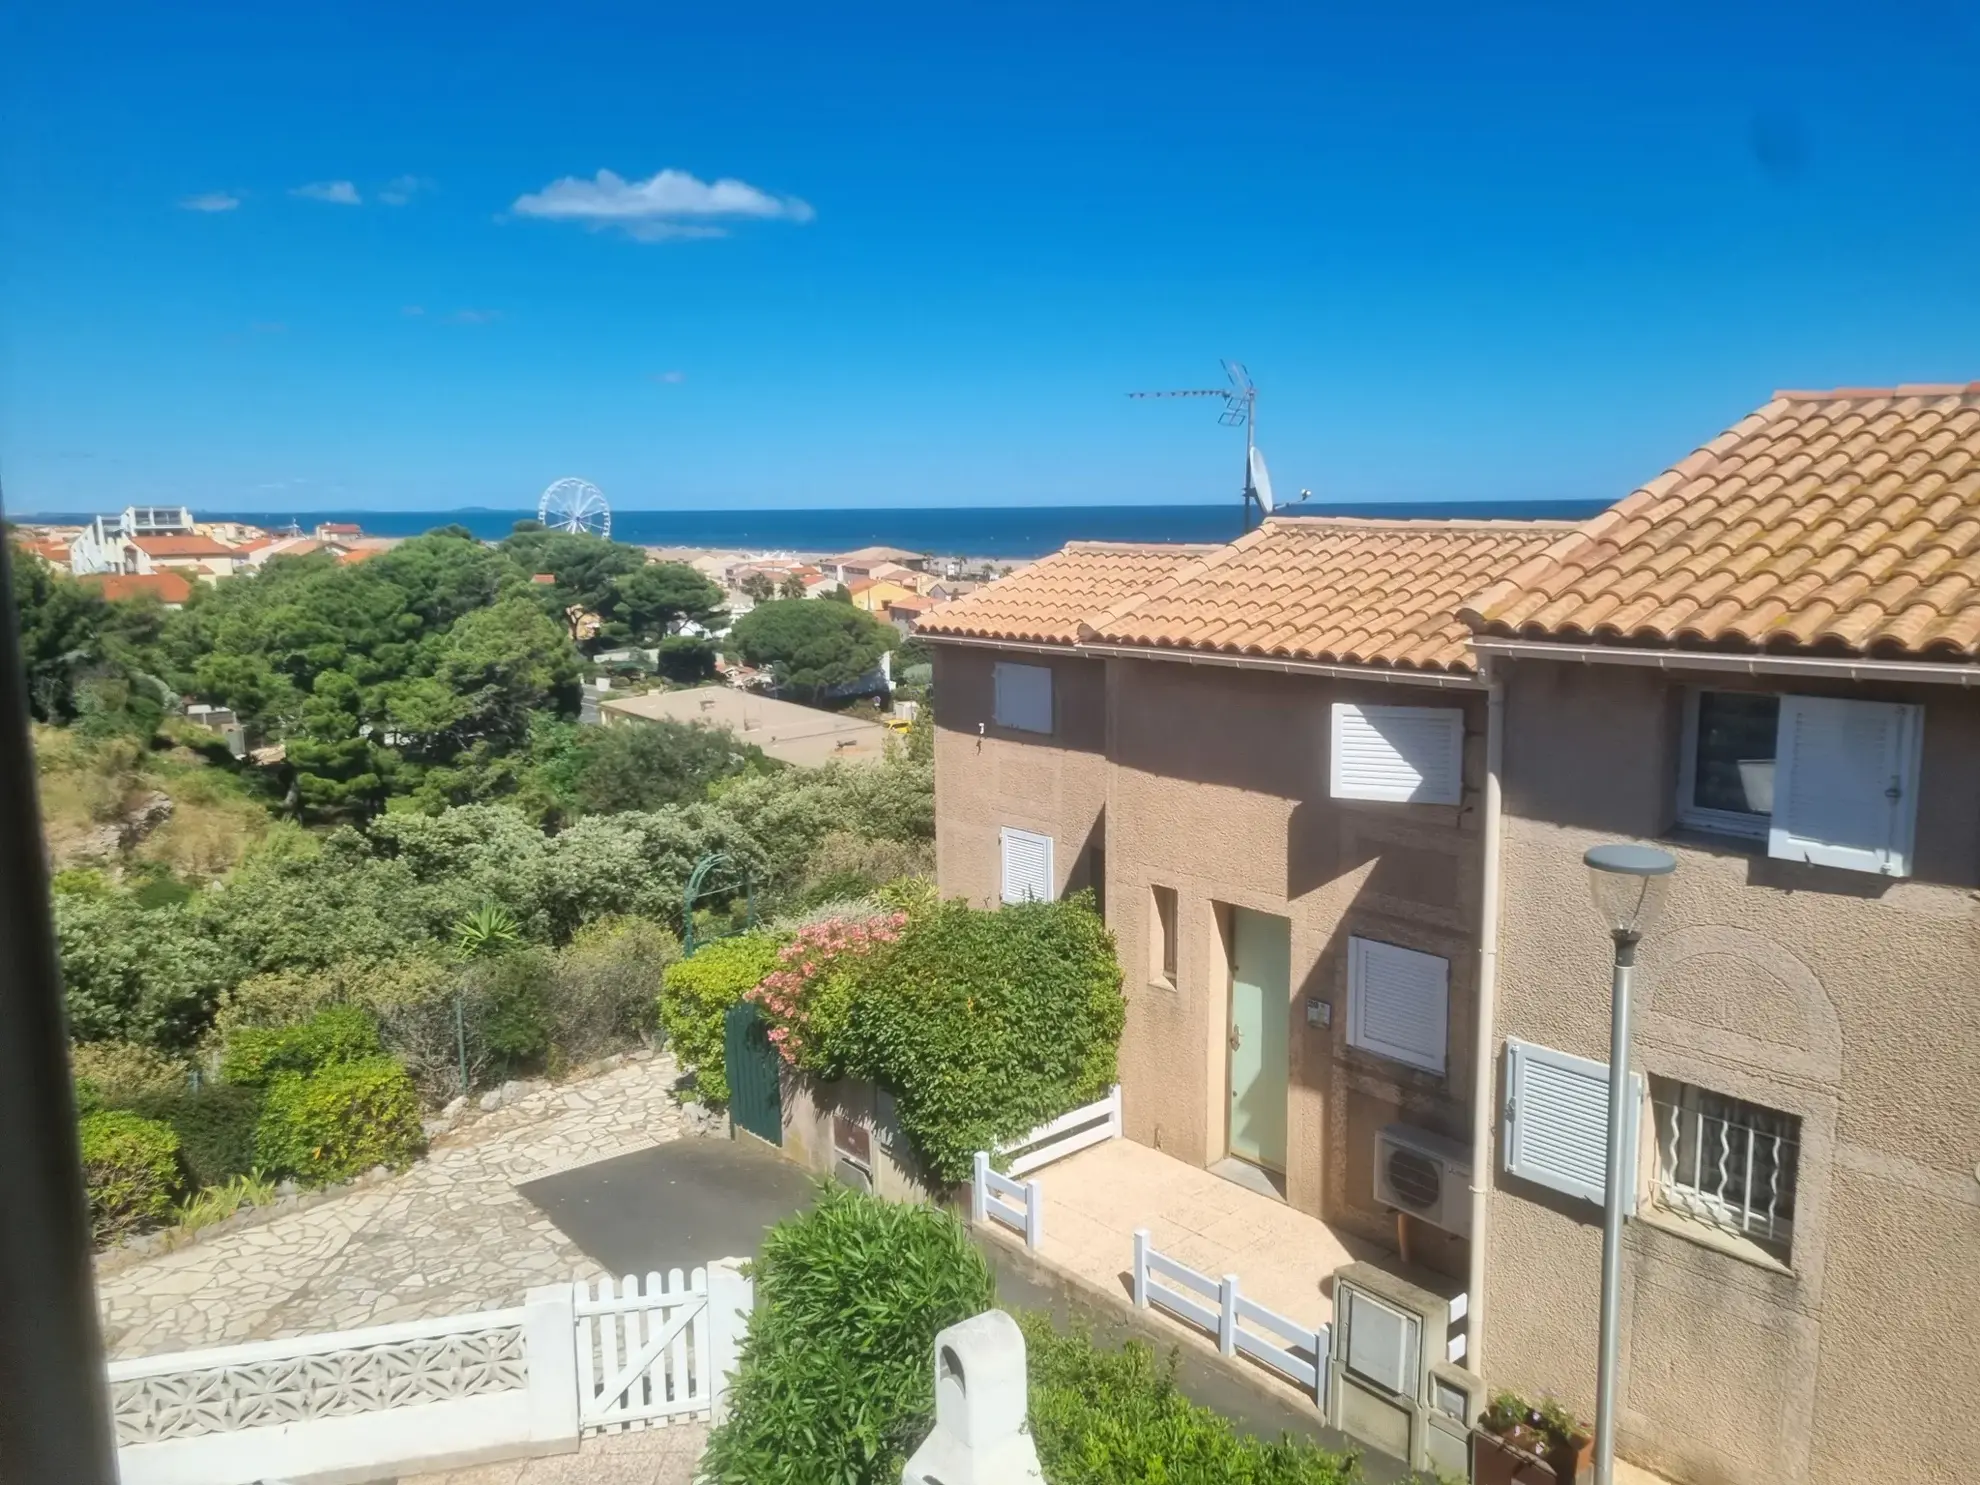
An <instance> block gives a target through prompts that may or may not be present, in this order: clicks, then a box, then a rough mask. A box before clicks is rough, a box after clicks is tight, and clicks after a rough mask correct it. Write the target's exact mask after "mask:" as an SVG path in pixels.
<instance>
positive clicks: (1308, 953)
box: [1107, 660, 1484, 1272]
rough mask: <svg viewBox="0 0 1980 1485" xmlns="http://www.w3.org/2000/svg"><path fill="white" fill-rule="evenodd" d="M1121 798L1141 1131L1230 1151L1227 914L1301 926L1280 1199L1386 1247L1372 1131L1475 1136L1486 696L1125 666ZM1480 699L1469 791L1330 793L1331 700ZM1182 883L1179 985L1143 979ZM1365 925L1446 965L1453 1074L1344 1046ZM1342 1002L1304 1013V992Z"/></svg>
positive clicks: (1117, 690)
mask: <svg viewBox="0 0 1980 1485" xmlns="http://www.w3.org/2000/svg"><path fill="white" fill-rule="evenodd" d="M1110 664H1111V666H1112V669H1111V672H1110V680H1111V684H1112V699H1111V705H1112V721H1111V736H1112V740H1113V741H1112V749H1111V759H1112V768H1111V771H1110V774H1109V782H1108V796H1107V821H1108V851H1107V874H1108V901H1109V904H1110V911H1109V921H1110V923H1111V924H1112V926H1113V928H1114V932H1115V935H1116V937H1117V938H1118V939H1119V941H1120V946H1121V962H1122V965H1123V967H1124V969H1125V970H1126V972H1127V992H1128V1022H1127V1030H1126V1033H1125V1035H1124V1037H1123V1040H1122V1046H1121V1088H1122V1101H1123V1114H1124V1118H1125V1121H1126V1125H1127V1131H1128V1133H1129V1135H1130V1136H1131V1137H1132V1138H1135V1139H1138V1140H1141V1141H1143V1142H1145V1143H1148V1144H1152V1145H1155V1146H1157V1147H1158V1148H1160V1149H1163V1150H1166V1151H1168V1152H1169V1153H1171V1154H1174V1155H1176V1156H1178V1157H1179V1158H1181V1159H1185V1160H1189V1161H1192V1162H1194V1163H1197V1164H1208V1163H1211V1162H1214V1161H1216V1160H1219V1159H1221V1158H1222V1157H1223V1156H1224V1154H1225V1152H1226V1149H1227V1146H1226V1143H1225V1139H1226V1122H1227V1100H1228V1097H1229V1090H1228V1086H1227V1082H1226V1067H1227V1051H1226V1035H1227V1031H1228V1024H1229V1023H1228V1016H1229V968H1228V961H1227V958H1226V944H1227V938H1226V935H1227V933H1228V931H1229V925H1228V922H1227V920H1226V914H1225V911H1224V910H1225V909H1227V908H1229V907H1232V906H1235V907H1244V908H1250V909H1254V910H1256V911H1259V912H1266V913H1273V914H1277V915H1280V916H1283V917H1286V918H1288V919H1289V920H1290V923H1291V938H1292V974H1291V983H1290V990H1291V995H1290V1000H1289V1003H1288V1005H1287V1007H1286V1015H1287V1020H1288V1024H1289V1031H1288V1061H1289V1063H1290V1068H1289V1077H1288V1091H1287V1105H1288V1108H1287V1170H1286V1185H1287V1189H1286V1195H1287V1199H1288V1200H1289V1201H1290V1202H1291V1204H1292V1205H1293V1206H1295V1207H1297V1208H1299V1209H1300V1210H1302V1211H1306V1212H1311V1213H1313V1214H1315V1215H1317V1216H1324V1217H1326V1218H1327V1219H1329V1220H1330V1221H1333V1222H1335V1223H1337V1224H1339V1225H1340V1226H1342V1227H1344V1228H1345V1229H1347V1230H1349V1231H1352V1232H1356V1233H1359V1234H1362V1235H1364V1236H1366V1237H1368V1238H1370V1239H1372V1240H1374V1241H1377V1242H1379V1243H1381V1244H1383V1245H1384V1246H1391V1247H1392V1246H1394V1244H1395V1241H1396V1225H1395V1219H1394V1217H1393V1216H1392V1215H1391V1214H1389V1213H1388V1212H1387V1211H1385V1210H1383V1209H1381V1208H1379V1207H1377V1206H1376V1204H1375V1201H1374V1196H1373V1191H1374V1187H1373V1171H1374V1142H1375V1137H1376V1135H1377V1133H1378V1131H1379V1130H1380V1129H1381V1127H1382V1126H1383V1125H1384V1124H1389V1123H1394V1122H1404V1123H1409V1124H1415V1125H1418V1126H1420V1127H1423V1128H1426V1129H1430V1130H1433V1131H1435V1132H1437V1133H1441V1134H1445V1135H1448V1136H1451V1137H1453V1138H1456V1139H1459V1140H1465V1139H1468V1138H1469V1130H1470V1119H1469V1105H1468V1100H1469V1097H1470V1064H1469V1059H1468V1056H1467V1053H1466V1050H1465V1049H1466V1048H1467V1047H1468V1046H1469V1045H1470V1044H1471V1037H1472V1026H1473V1020H1472V1007H1473V986H1474V982H1475V977H1476V926H1477V919H1478V883H1479V863H1480V855H1479V849H1480V843H1479V839H1478V835H1477V795H1476V789H1477V785H1478V782H1479V777H1480V773H1481V770H1482V766H1483V733H1482V729H1483V726H1484V707H1483V701H1482V697H1480V696H1478V695H1477V694H1475V693H1469V692H1459V691H1435V690H1431V689H1429V688H1425V687H1418V686H1404V685H1391V684H1382V683H1360V684H1357V683H1348V682H1340V681H1333V680H1328V679H1324V678H1318V677H1311V676H1289V675H1283V674H1277V675H1275V674H1271V673H1267V672H1259V671H1252V670H1241V669H1234V668H1229V667H1224V666H1210V665H1190V664H1184V663H1178V662H1175V661H1168V660H1115V661H1112V662H1110ZM1337 700H1344V701H1367V702H1377V703H1386V704H1390V705H1420V706H1431V705H1451V706H1458V707H1462V708H1463V709H1464V710H1465V711H1466V713H1467V731H1468V733H1469V737H1468V740H1467V749H1466V752H1467V769H1466V772H1467V789H1466V796H1465V801H1464V803H1463V804H1462V805H1460V806H1430V805H1401V804H1370V803H1356V802H1345V801H1336V800H1334V799H1331V798H1329V796H1328V783H1327V759H1328V739H1329V731H1330V720H1331V711H1330V707H1331V704H1332V703H1333V702H1334V701H1337ZM1157 885H1160V886H1165V887H1172V888H1174V889H1175V890H1176V892H1177V894H1178V923H1179V929H1180V932H1179V943H1178V954H1177V983H1176V984H1175V986H1174V987H1173V988H1172V987H1170V986H1168V985H1166V984H1161V983H1158V982H1156V979H1155V977H1152V976H1151V975H1150V973H1149V969H1150V958H1151V949H1150V944H1151V937H1152V933H1153V925H1152V922H1151V918H1152V913H1153V898H1152V893H1151V889H1152V888H1153V887H1155V886H1157ZM1352 934H1359V935H1361V936H1364V937H1368V938H1374V939H1380V940H1383V941H1385V942H1389V943H1395V944H1401V945H1403V946H1405V947H1407V948H1412V949H1418V950H1421V951H1423V952H1426V953H1432V954H1439V955H1442V956H1443V957H1445V958H1446V959H1448V960H1449V961H1450V993H1451V1006H1450V1016H1449V1048H1448V1053H1447V1057H1448V1066H1447V1071H1446V1075H1445V1076H1444V1077H1442V1078H1439V1077H1437V1076H1436V1075H1434V1074H1431V1073H1427V1072H1419V1071H1417V1070H1415V1069H1412V1068H1409V1067H1406V1066H1404V1065H1402V1064H1400V1063H1397V1062H1394V1061H1391V1060H1389V1059H1387V1058H1383V1057H1378V1056H1375V1055H1372V1054H1370V1053H1368V1052H1365V1051H1362V1050H1361V1049H1359V1048H1350V1047H1349V1046H1348V1044H1347V1026H1348V1022H1347V943H1348V938H1349V936H1350V935H1352ZM1308 1000H1318V1001H1321V1002H1323V1003H1325V1004H1327V1005H1329V1006H1330V1007H1331V1008H1332V1024H1331V1026H1328V1027H1324V1028H1319V1027H1312V1026H1309V1025H1308V1023H1307V1019H1306V1003H1307V1001H1308ZM1411 1239H1412V1251H1413V1253H1414V1254H1415V1256H1416V1257H1417V1259H1418V1261H1420V1262H1425V1263H1428V1264H1431V1265H1433V1266H1439V1267H1445V1268H1447V1269H1449V1270H1451V1271H1455V1272H1462V1269H1463V1254H1464V1247H1463V1244H1462V1243H1461V1242H1459V1241H1457V1240H1455V1239H1447V1238H1446V1237H1445V1236H1444V1235H1443V1234H1441V1233H1439V1232H1437V1231H1435V1230H1434V1229H1431V1228H1428V1227H1424V1226H1421V1225H1420V1224H1415V1223H1412V1225H1411Z"/></svg>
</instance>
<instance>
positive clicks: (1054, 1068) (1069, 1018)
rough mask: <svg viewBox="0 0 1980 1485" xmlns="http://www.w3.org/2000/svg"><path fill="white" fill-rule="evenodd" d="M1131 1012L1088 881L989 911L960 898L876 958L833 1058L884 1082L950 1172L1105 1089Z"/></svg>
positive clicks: (917, 1141)
mask: <svg viewBox="0 0 1980 1485" xmlns="http://www.w3.org/2000/svg"><path fill="white" fill-rule="evenodd" d="M1125 1018H1126V1004H1125V1002H1124V1001H1123V1000H1122V998H1121V970H1120V964H1119V961H1118V960H1117V959H1116V957H1115V954H1114V940H1113V935H1112V934H1110V933H1109V932H1108V931H1107V927H1106V925H1105V924H1104V923H1102V922H1101V921H1100V917H1099V915H1098V914H1097V913H1095V912H1094V911H1093V899H1092V895H1091V894H1090V893H1076V894H1074V895H1073V896H1072V897H1069V898H1066V899H1063V900H1061V901H1059V902H1032V903H1021V904H1015V905H1012V906H1008V907H1005V908H1003V909H1001V910H999V911H996V912H984V911H981V910H979V909H976V908H972V907H970V906H969V905H968V904H966V903H964V902H962V901H960V900H957V901H952V902H945V903H942V904H940V905H939V906H936V907H934V908H932V909H930V910H927V911H924V912H921V913H918V914H915V915H914V916H912V917H911V918H910V919H909V922H908V925H907V927H906V929H905V930H904V931H903V932H902V934H901V938H900V941H899V943H897V944H895V945H894V946H893V948H892V949H891V950H890V951H889V952H888V953H886V954H884V955H881V956H878V957H876V959H875V960H874V961H873V972H872V973H871V975H870V976H868V977H867V978H866V980H865V982H864V983H863V984H862V985H861V987H860V989H859V991H858V993H857V994H856V995H855V996H854V997H853V1000H852V1004H851V1006H850V1009H849V1012H848V1014H847V1017H846V1020H845V1024H844V1027H843V1030H842V1031H841V1032H840V1033H839V1034H838V1036H837V1037H836V1038H835V1039H834V1040H835V1043H836V1045H835V1046H834V1047H833V1048H832V1051H831V1060H832V1061H833V1062H835V1063H836V1064H837V1065H839V1066H841V1067H843V1068H844V1070H845V1071H847V1072H850V1073H852V1074H854V1075H856V1076H859V1077H864V1078H869V1079H871V1080H872V1081H874V1082H876V1083H879V1084H881V1085H882V1086H884V1087H886V1088H888V1089H890V1090H891V1091H892V1092H893V1094H894V1097H895V1101H896V1108H897V1111H898V1113H899V1117H900V1121H901V1127H902V1128H903V1129H904V1130H905V1131H906V1132H907V1134H908V1137H909V1138H910V1139H911V1140H912V1141H913V1142H914V1146H915V1149H916V1151H917V1153H918V1154H919V1155H920V1156H921V1158H922V1160H923V1162H924V1163H925V1165H926V1166H927V1168H928V1169H929V1171H930V1173H931V1174H933V1175H934V1176H935V1177H936V1178H937V1179H938V1180H942V1181H949V1182H955V1181H962V1180H965V1179H967V1178H968V1175H969V1170H970V1160H971V1157H972V1155H973V1154H974V1153H975V1152H976V1151H978V1150H992V1149H995V1148H996V1147H997V1145H998V1144H999V1143H1001V1142H1003V1141H1007V1140H1010V1139H1013V1138H1015V1137H1016V1136H1018V1135H1021V1134H1023V1133H1025V1132H1026V1131H1027V1130H1030V1129H1032V1128H1035V1127H1036V1126H1037V1125H1039V1124H1041V1123H1043V1122H1045V1121H1046V1120H1047V1119H1050V1118H1053V1117H1055V1116H1056V1115H1059V1114H1062V1113H1064V1112H1065V1111H1066V1110H1067V1109H1070V1108H1074V1107H1077V1106H1078V1105H1080V1104H1082V1103H1087V1102H1090V1101H1092V1100H1093V1099H1095V1098H1098V1097H1099V1096H1100V1095H1101V1094H1102V1093H1103V1092H1105V1091H1106V1089H1107V1087H1108V1086H1109V1085H1110V1084H1111V1083H1113V1082H1114V1080H1115V1053H1116V1051H1117V1049H1118V1047H1119V1045H1120V1036H1121V1027H1122V1025H1123V1023H1124V1021H1125Z"/></svg>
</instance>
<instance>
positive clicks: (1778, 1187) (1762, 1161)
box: [1650, 1078, 1801, 1263]
mask: <svg viewBox="0 0 1980 1485" xmlns="http://www.w3.org/2000/svg"><path fill="white" fill-rule="evenodd" d="M1650 1098H1651V1120H1652V1123H1653V1124H1654V1125H1655V1127H1656V1134H1657V1176H1656V1184H1655V1188H1654V1192H1653V1194H1654V1196H1655V1198H1656V1202H1657V1205H1658V1206H1660V1207H1662V1208H1663V1209H1664V1210H1666V1211H1670V1212H1675V1213H1677V1214H1678V1215H1680V1216H1683V1217H1687V1218H1690V1219H1691V1220H1692V1221H1695V1222H1702V1223H1704V1224H1705V1225H1707V1226H1708V1227H1711V1228H1713V1229H1714V1230H1715V1231H1717V1232H1719V1233H1722V1234H1724V1235H1726V1236H1729V1237H1732V1238H1736V1239H1739V1240H1741V1241H1744V1242H1748V1243H1751V1244H1753V1245H1754V1246H1755V1247H1757V1248H1759V1249H1760V1250H1761V1251H1762V1252H1764V1253H1766V1254H1767V1255H1768V1256H1769V1257H1772V1258H1775V1259H1778V1260H1779V1261H1780V1262H1782V1263H1786V1262H1787V1261H1788V1256H1789V1254H1790V1252H1791V1251H1792V1249H1793V1245H1794V1207H1795V1190H1796V1182H1797V1178H1798V1174H1799V1170H1800V1164H1801V1120H1800V1119H1798V1118H1797V1117H1795V1116H1794V1115H1793V1114H1783V1113H1781V1112H1779V1111H1778V1110H1776V1109H1770V1108H1766V1107H1764V1106H1763V1105H1761V1104H1757V1103H1747V1102H1746V1101H1745V1100H1743V1099H1738V1098H1730V1097H1728V1096H1727V1095H1725V1094H1723V1093H1714V1092H1712V1091H1710V1090H1709V1089H1706V1088H1696V1087H1693V1086H1692V1085H1691V1084H1689V1083H1680V1082H1676V1081H1675V1080H1672V1079H1668V1078H1652V1079H1651V1080H1650Z"/></svg>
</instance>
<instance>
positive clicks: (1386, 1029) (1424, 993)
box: [1348, 938, 1451, 1077]
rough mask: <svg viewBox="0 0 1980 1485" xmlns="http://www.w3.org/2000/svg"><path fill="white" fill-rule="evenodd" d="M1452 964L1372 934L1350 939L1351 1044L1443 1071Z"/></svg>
mask: <svg viewBox="0 0 1980 1485" xmlns="http://www.w3.org/2000/svg"><path fill="white" fill-rule="evenodd" d="M1450 1001H1451V964H1450V961H1449V960H1448V959H1444V958H1442V957H1440V956H1439V955H1436V954H1422V953H1418V952H1417V951H1416V950H1415V949H1404V948H1400V947H1398V946H1397V945H1395V944H1385V943H1381V942H1379V941H1377V940H1375V939H1372V938H1349V939H1348V1045H1349V1046H1351V1047H1361V1048H1363V1049H1364V1050H1366V1051H1369V1052H1373V1053H1375V1054H1376V1055H1378V1056H1381V1057H1387V1058H1390V1059H1392V1060H1393V1061H1396V1062H1401V1063H1405V1064H1407V1065H1408V1066H1410V1067H1415V1068H1420V1069H1422V1070H1423V1071H1424V1072H1433V1073H1436V1074H1437V1075H1438V1076H1440V1077H1441V1076H1442V1075H1443V1072H1444V1066H1445V1060H1446V1052H1447V1049H1448V1043H1449V1021H1450Z"/></svg>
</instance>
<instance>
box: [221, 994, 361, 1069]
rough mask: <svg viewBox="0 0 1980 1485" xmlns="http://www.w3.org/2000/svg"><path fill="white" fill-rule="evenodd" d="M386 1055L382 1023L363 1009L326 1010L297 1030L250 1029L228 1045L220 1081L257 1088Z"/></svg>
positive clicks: (238, 1033)
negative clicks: (285, 1077)
mask: <svg viewBox="0 0 1980 1485" xmlns="http://www.w3.org/2000/svg"><path fill="white" fill-rule="evenodd" d="M383 1051H384V1048H383V1046H381V1045H380V1043H379V1040H378V1023H377V1022H375V1021H373V1020H372V1019H371V1016H370V1015H369V1013H367V1012H366V1011H365V1010H364V1009H363V1008H362V1007H359V1006H354V1005H333V1006H326V1007H324V1009H322V1010H320V1011H318V1012H317V1013H316V1014H315V1015H313V1016H311V1017H310V1018H309V1019H308V1020H307V1021H304V1022H303V1023H302V1024H301V1025H298V1026H276V1027H247V1028H245V1029H243V1030H241V1031H237V1032H235V1033H234V1035H233V1036H232V1037H231V1038H229V1039H228V1042H227V1047H226V1051H225V1052H224V1053H222V1055H221V1058H220V1076H221V1077H222V1078H224V1079H226V1081H228V1082H229V1083H239V1084H242V1085H244V1086H246V1087H250V1088H258V1087H261V1086H263V1085H265V1084H267V1083H269V1082H270V1081H272V1080H273V1079H275V1078H277V1077H280V1076H281V1075H283V1074H285V1073H302V1074H309V1073H313V1072H315V1071H317V1070H318V1069H319V1068H324V1067H329V1066H331V1065H332V1064H334V1063H340V1062H359V1061H363V1060H364V1059H366V1058H371V1057H377V1056H379V1055H380V1054H381V1053H382V1052H383Z"/></svg>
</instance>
